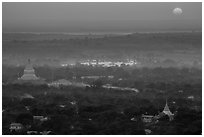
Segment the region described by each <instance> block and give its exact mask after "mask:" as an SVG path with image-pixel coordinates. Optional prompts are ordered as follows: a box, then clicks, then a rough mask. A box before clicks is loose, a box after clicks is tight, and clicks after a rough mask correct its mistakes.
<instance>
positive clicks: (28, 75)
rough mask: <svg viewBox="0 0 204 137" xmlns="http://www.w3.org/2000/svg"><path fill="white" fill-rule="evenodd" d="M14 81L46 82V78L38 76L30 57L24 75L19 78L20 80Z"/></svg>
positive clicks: (19, 82) (20, 82) (22, 82)
mask: <svg viewBox="0 0 204 137" xmlns="http://www.w3.org/2000/svg"><path fill="white" fill-rule="evenodd" d="M14 83H17V84H24V83H30V84H45V81H44V79H42V78H39V77H37V76H36V74H35V70H34V68H33V65H32V64H31V62H30V59H28V64H27V65H26V66H25V69H24V73H23V75H22V76H21V77H20V78H18V80H17V81H15V82H14Z"/></svg>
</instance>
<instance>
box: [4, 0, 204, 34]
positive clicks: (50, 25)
mask: <svg viewBox="0 0 204 137" xmlns="http://www.w3.org/2000/svg"><path fill="white" fill-rule="evenodd" d="M176 7H179V8H181V9H182V10H183V13H182V14H181V15H175V14H173V12H172V10H173V9H174V8H176ZM2 16H3V17H2V19H3V20H2V22H3V31H4V32H80V31H82V32H92V31H109V32H111V31H151V30H158V31H159V30H201V28H202V3H149V2H148V3H136V2H135V3H20V2H19V3H11V2H9V3H5V2H4V3H3V13H2Z"/></svg>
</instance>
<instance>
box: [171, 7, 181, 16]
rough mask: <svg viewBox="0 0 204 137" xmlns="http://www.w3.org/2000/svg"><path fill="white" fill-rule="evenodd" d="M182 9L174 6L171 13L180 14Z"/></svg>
mask: <svg viewBox="0 0 204 137" xmlns="http://www.w3.org/2000/svg"><path fill="white" fill-rule="evenodd" d="M182 12H183V11H182V9H181V8H175V9H174V10H173V13H174V14H175V15H181V14H182Z"/></svg>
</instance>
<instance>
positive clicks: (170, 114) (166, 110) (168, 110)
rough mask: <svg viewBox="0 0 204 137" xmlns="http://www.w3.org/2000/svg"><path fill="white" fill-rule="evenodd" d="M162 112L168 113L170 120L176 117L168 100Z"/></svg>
mask: <svg viewBox="0 0 204 137" xmlns="http://www.w3.org/2000/svg"><path fill="white" fill-rule="evenodd" d="M162 114H163V115H167V116H168V117H169V121H172V120H173V119H174V114H173V113H172V112H171V111H170V109H169V106H168V103H167V100H166V105H165V107H164V110H163V111H162Z"/></svg>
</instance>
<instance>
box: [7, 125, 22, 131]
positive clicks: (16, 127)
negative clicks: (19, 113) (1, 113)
mask: <svg viewBox="0 0 204 137" xmlns="http://www.w3.org/2000/svg"><path fill="white" fill-rule="evenodd" d="M9 129H10V132H13V131H15V132H21V131H22V130H23V129H24V126H23V125H22V124H21V123H11V124H10V127H9Z"/></svg>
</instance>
